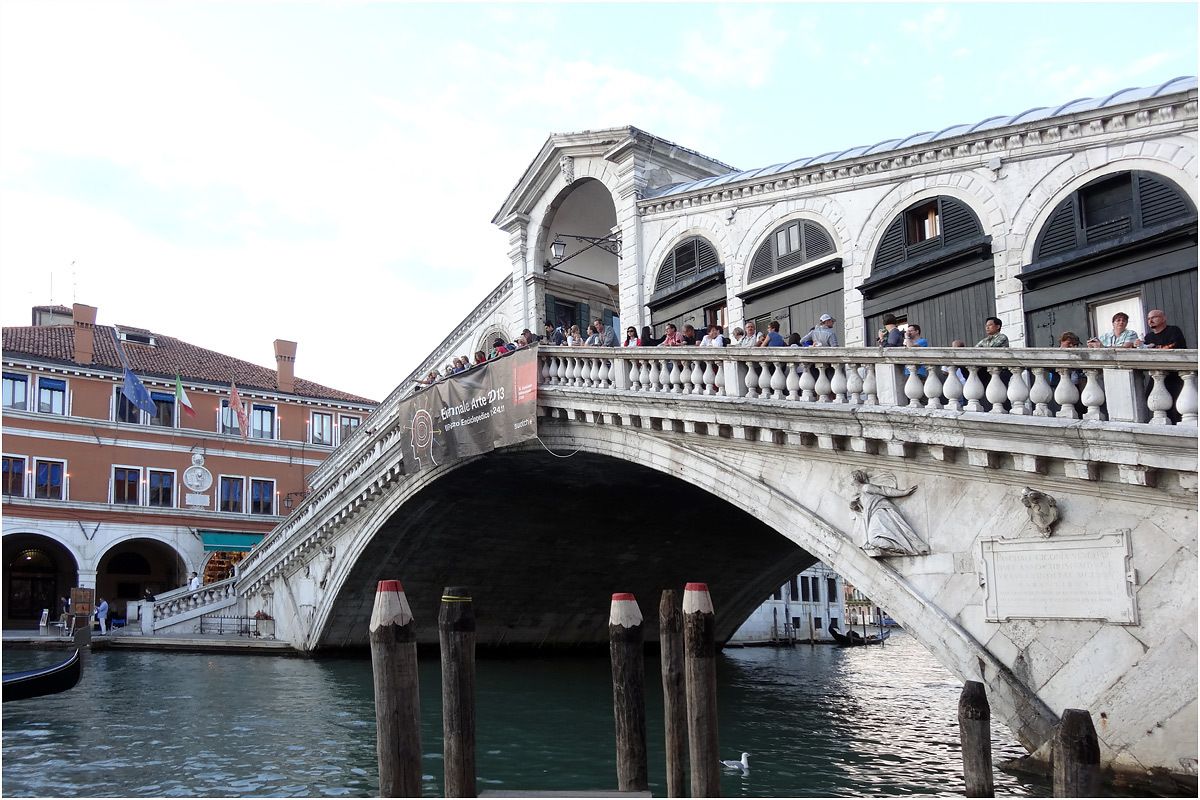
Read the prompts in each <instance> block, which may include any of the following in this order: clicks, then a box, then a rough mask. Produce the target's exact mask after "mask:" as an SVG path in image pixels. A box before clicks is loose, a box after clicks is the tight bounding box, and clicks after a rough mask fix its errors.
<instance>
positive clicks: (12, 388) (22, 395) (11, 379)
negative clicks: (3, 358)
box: [4, 372, 29, 411]
mask: <svg viewBox="0 0 1200 800" xmlns="http://www.w3.org/2000/svg"><path fill="white" fill-rule="evenodd" d="M4 407H5V408H7V409H11V410H13V411H27V410H28V409H29V376H28V375H21V374H18V373H15V372H6V373H4Z"/></svg>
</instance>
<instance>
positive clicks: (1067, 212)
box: [1034, 195, 1079, 261]
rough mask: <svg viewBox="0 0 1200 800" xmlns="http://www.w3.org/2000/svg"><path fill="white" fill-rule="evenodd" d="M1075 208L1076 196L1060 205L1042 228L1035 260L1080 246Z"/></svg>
mask: <svg viewBox="0 0 1200 800" xmlns="http://www.w3.org/2000/svg"><path fill="white" fill-rule="evenodd" d="M1075 208H1076V198H1075V196H1074V195H1072V196H1071V197H1068V198H1067V199H1066V200H1064V201H1062V202H1061V203H1059V205H1058V208H1056V209H1055V210H1054V213H1053V214H1051V215H1050V220H1049V221H1048V222H1047V223H1046V226H1045V227H1044V228H1042V237H1041V241H1040V242H1038V246H1037V251H1036V255H1035V256H1034V259H1035V260H1037V261H1041V260H1042V259H1046V258H1050V257H1051V256H1056V255H1058V254H1060V253H1066V252H1068V251H1071V250H1074V249H1075V248H1076V247H1078V246H1079V235H1078V234H1079V223H1078V222H1077V221H1076V215H1075Z"/></svg>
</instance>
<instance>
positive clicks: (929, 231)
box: [904, 200, 942, 245]
mask: <svg viewBox="0 0 1200 800" xmlns="http://www.w3.org/2000/svg"><path fill="white" fill-rule="evenodd" d="M904 221H905V228H906V229H907V231H908V243H909V244H910V245H913V244H917V243H918V242H923V241H925V240H926V239H933V238H935V237H937V236H941V235H942V219H941V217H940V216H939V215H938V203H937V200H933V201H931V202H928V203H924V204H923V205H919V206H917V207H916V208H912V209H909V210H908V211H907V212H905V214H904Z"/></svg>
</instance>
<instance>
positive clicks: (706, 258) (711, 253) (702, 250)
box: [696, 239, 721, 272]
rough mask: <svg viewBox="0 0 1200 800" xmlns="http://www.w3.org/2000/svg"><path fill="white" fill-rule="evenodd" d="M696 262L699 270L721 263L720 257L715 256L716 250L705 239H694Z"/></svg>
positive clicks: (702, 270)
mask: <svg viewBox="0 0 1200 800" xmlns="http://www.w3.org/2000/svg"><path fill="white" fill-rule="evenodd" d="M696 262H697V265H698V266H699V268H700V270H699V271H700V272H704V271H705V270H707V269H712V268H714V267H716V266H717V265H718V264H720V263H721V259H719V258H717V251H716V250H715V249H714V248H713V246H712V245H711V244H709V243H708V241H707V240H705V239H697V240H696Z"/></svg>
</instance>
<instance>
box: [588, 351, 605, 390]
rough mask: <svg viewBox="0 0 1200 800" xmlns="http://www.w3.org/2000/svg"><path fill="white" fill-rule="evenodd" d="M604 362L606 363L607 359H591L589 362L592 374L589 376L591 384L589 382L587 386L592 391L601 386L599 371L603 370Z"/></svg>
mask: <svg viewBox="0 0 1200 800" xmlns="http://www.w3.org/2000/svg"><path fill="white" fill-rule="evenodd" d="M606 361H607V359H603V358H593V359H591V362H592V374H591V379H592V382H591V383H590V384H589V385H590V386H591V387H592V388H593V389H599V388H600V387H601V385H602V384H601V381H600V370H601V369H603V368H604V365H605V362H606Z"/></svg>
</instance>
